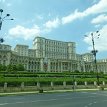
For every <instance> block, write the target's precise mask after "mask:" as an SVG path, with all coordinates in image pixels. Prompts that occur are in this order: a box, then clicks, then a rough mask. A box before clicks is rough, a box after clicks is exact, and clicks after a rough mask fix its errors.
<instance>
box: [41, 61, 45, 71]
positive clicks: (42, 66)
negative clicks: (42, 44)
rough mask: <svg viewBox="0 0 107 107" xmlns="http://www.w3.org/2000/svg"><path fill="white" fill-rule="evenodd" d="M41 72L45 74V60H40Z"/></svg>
mask: <svg viewBox="0 0 107 107" xmlns="http://www.w3.org/2000/svg"><path fill="white" fill-rule="evenodd" d="M40 71H41V72H45V70H44V65H43V59H41V60H40Z"/></svg>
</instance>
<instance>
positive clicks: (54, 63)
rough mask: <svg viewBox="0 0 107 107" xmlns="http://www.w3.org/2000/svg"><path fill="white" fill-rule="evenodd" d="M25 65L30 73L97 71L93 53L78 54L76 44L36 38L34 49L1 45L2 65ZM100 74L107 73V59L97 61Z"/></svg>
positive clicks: (23, 46)
mask: <svg viewBox="0 0 107 107" xmlns="http://www.w3.org/2000/svg"><path fill="white" fill-rule="evenodd" d="M19 63H21V64H23V65H24V67H25V69H26V70H27V71H30V72H74V71H81V72H90V71H95V68H94V60H93V54H92V53H85V54H82V55H81V54H77V53H76V47H75V42H64V41H57V40H50V39H46V38H43V37H35V38H34V40H33V49H29V46H28V45H20V44H18V45H16V47H15V49H14V50H11V46H9V45H5V44H0V64H3V65H9V64H13V65H14V64H19ZM97 68H98V72H104V73H106V72H107V59H105V60H104V59H103V60H98V61H97Z"/></svg>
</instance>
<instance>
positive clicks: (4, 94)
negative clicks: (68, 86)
mask: <svg viewBox="0 0 107 107" xmlns="http://www.w3.org/2000/svg"><path fill="white" fill-rule="evenodd" d="M105 90H107V88H105ZM80 91H99V89H98V88H96V89H75V90H49V91H43V93H56V92H80ZM25 94H40V93H39V91H31V92H11V93H0V96H8V95H25Z"/></svg>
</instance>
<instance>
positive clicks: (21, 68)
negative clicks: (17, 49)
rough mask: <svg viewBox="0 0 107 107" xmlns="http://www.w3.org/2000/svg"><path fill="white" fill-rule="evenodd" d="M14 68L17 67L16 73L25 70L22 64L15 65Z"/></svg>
mask: <svg viewBox="0 0 107 107" xmlns="http://www.w3.org/2000/svg"><path fill="white" fill-rule="evenodd" d="M16 67H17V70H18V71H24V70H25V68H24V66H23V65H22V64H17V65H16Z"/></svg>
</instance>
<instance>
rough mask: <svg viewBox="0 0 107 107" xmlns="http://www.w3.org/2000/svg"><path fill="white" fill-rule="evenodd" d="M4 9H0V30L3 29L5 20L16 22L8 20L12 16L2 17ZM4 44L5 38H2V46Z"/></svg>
mask: <svg viewBox="0 0 107 107" xmlns="http://www.w3.org/2000/svg"><path fill="white" fill-rule="evenodd" d="M2 13H3V9H0V30H1V28H2V23H3V21H5V20H14V19H8V18H7V17H9V16H10V14H6V15H5V16H3V17H2ZM3 42H4V39H3V38H0V44H1V43H3Z"/></svg>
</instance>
